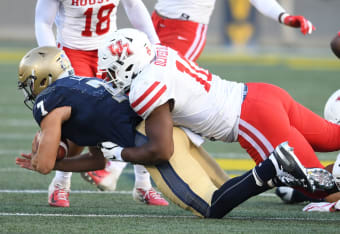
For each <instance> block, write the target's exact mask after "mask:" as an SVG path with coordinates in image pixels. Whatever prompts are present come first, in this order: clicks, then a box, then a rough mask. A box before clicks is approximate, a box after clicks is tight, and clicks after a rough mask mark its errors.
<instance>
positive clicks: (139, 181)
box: [133, 165, 152, 190]
mask: <svg viewBox="0 0 340 234" xmlns="http://www.w3.org/2000/svg"><path fill="white" fill-rule="evenodd" d="M133 167H134V170H135V188H142V189H144V190H149V189H151V188H152V185H151V180H150V174H149V172H148V171H147V170H146V168H145V167H144V166H142V165H134V166H133Z"/></svg>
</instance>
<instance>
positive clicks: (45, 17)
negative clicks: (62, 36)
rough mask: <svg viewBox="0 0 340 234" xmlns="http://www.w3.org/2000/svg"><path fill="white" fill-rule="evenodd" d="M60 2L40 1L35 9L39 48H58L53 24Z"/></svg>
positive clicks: (52, 0) (35, 25)
mask: <svg viewBox="0 0 340 234" xmlns="http://www.w3.org/2000/svg"><path fill="white" fill-rule="evenodd" d="M58 4H59V3H58V1H56V0H38V2H37V5H36V9H35V24H34V27H35V37H36V40H37V43H38V45H39V46H56V41H55V37H54V32H53V29H52V27H53V23H54V19H55V16H56V14H57V11H58Z"/></svg>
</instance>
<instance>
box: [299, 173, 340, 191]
mask: <svg viewBox="0 0 340 234" xmlns="http://www.w3.org/2000/svg"><path fill="white" fill-rule="evenodd" d="M306 171H307V177H308V180H309V181H311V182H312V184H313V186H314V187H315V190H320V191H330V190H332V189H334V188H335V186H336V185H335V180H334V177H333V175H332V174H331V173H330V172H328V171H327V170H325V169H322V168H307V169H306Z"/></svg>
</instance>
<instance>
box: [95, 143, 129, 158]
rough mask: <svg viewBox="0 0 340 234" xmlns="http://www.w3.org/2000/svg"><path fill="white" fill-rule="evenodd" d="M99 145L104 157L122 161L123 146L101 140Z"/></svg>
mask: <svg viewBox="0 0 340 234" xmlns="http://www.w3.org/2000/svg"><path fill="white" fill-rule="evenodd" d="M99 146H100V150H101V151H102V153H103V155H104V157H105V158H107V159H109V160H118V161H124V160H123V159H122V151H123V149H124V148H123V147H120V146H118V145H117V144H115V143H113V142H110V141H105V142H102V143H101V144H100V145H99Z"/></svg>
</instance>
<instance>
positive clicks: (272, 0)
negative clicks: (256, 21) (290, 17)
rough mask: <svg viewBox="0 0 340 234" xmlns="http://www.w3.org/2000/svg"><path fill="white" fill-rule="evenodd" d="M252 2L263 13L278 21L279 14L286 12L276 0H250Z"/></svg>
mask: <svg viewBox="0 0 340 234" xmlns="http://www.w3.org/2000/svg"><path fill="white" fill-rule="evenodd" d="M250 3H251V4H252V5H253V6H254V7H255V8H256V9H257V10H258V11H259V12H260V13H261V14H263V15H265V16H267V17H269V18H272V19H273V20H276V21H278V20H279V15H280V14H281V13H283V12H286V11H285V9H283V7H282V6H281V5H280V4H279V3H278V2H277V1H276V0H250Z"/></svg>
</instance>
